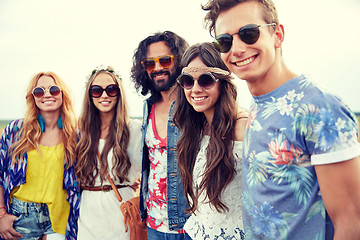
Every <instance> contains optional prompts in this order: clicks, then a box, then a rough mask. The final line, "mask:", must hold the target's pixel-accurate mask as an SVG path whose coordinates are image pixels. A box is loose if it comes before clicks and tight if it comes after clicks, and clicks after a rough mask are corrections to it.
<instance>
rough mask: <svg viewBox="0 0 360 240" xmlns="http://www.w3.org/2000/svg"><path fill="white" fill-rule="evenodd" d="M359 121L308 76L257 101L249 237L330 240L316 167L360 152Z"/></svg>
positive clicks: (249, 141)
mask: <svg viewBox="0 0 360 240" xmlns="http://www.w3.org/2000/svg"><path fill="white" fill-rule="evenodd" d="M357 134H358V124H357V120H356V117H355V116H354V114H353V113H352V112H351V111H350V109H349V108H348V107H347V106H346V105H345V104H344V103H343V102H342V101H341V100H340V99H339V98H337V97H335V96H334V95H331V94H328V93H325V92H323V91H322V90H320V89H319V88H318V87H316V86H315V85H314V84H312V83H311V82H309V81H308V80H307V79H306V78H305V77H304V76H298V77H295V78H293V79H291V80H289V81H288V82H286V83H285V84H283V85H282V86H280V87H279V88H277V89H275V90H273V91H272V92H270V93H267V94H265V95H262V96H257V97H254V99H253V103H252V105H251V109H250V113H249V119H248V126H247V130H246V133H245V139H244V152H243V154H244V155H243V173H242V185H243V196H242V197H243V218H244V227H245V236H246V238H247V239H291V240H296V239H332V237H333V231H334V229H333V224H332V222H331V219H330V218H329V216H328V214H327V212H326V209H325V207H324V204H323V200H322V197H321V192H320V190H319V183H318V181H317V177H316V173H315V168H314V165H318V164H329V163H336V162H341V161H346V160H349V159H352V158H354V157H357V156H359V155H360V147H359V143H358V136H357Z"/></svg>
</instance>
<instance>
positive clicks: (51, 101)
mask: <svg viewBox="0 0 360 240" xmlns="http://www.w3.org/2000/svg"><path fill="white" fill-rule="evenodd" d="M53 102H55V101H54V100H48V101H43V103H45V104H46V103H53Z"/></svg>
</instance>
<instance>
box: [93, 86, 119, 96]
mask: <svg viewBox="0 0 360 240" xmlns="http://www.w3.org/2000/svg"><path fill="white" fill-rule="evenodd" d="M104 91H105V92H106V94H107V95H108V96H109V97H116V96H118V95H119V93H120V89H119V87H118V86H117V85H116V84H110V85H108V86H107V87H106V88H105V89H104V88H102V87H100V86H99V85H92V86H91V87H90V89H89V95H90V97H93V98H99V97H101V95H102V94H103V92H104Z"/></svg>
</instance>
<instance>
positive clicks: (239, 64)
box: [235, 57, 255, 67]
mask: <svg viewBox="0 0 360 240" xmlns="http://www.w3.org/2000/svg"><path fill="white" fill-rule="evenodd" d="M254 59H255V58H254V57H250V58H248V59H246V60H244V61H242V62H237V63H235V64H236V66H238V67H241V66H244V65H246V64H249V63H251V62H252V61H254Z"/></svg>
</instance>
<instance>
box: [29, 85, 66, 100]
mask: <svg viewBox="0 0 360 240" xmlns="http://www.w3.org/2000/svg"><path fill="white" fill-rule="evenodd" d="M46 91H49V93H50V94H51V95H52V96H57V95H59V94H60V92H61V89H60V87H59V86H56V85H52V86H50V87H49V89H45V88H43V87H36V88H34V89H33V91H32V94H33V95H34V96H35V97H37V98H41V97H43V96H44V95H45V92H46Z"/></svg>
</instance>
